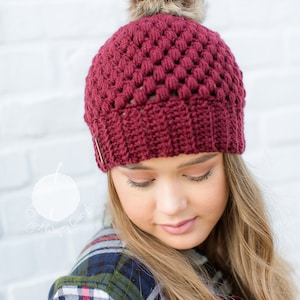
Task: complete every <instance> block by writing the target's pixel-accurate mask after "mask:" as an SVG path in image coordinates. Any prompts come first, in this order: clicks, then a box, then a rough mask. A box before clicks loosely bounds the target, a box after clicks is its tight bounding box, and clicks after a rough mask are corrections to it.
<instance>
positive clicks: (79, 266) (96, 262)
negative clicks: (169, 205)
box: [48, 227, 232, 300]
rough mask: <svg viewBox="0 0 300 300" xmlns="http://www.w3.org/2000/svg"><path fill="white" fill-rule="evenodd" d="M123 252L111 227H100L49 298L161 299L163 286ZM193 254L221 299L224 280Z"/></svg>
mask: <svg viewBox="0 0 300 300" xmlns="http://www.w3.org/2000/svg"><path fill="white" fill-rule="evenodd" d="M126 251H127V250H126V248H125V247H124V243H123V242H122V241H120V240H119V238H118V236H117V235H116V232H115V231H114V229H112V228H111V227H108V228H104V229H102V230H101V231H100V232H99V233H98V234H97V235H96V236H95V237H94V238H93V240H92V242H91V243H89V244H88V245H87V246H86V247H85V248H84V249H83V251H82V253H81V255H80V256H79V259H78V261H77V263H76V265H75V266H74V268H73V270H72V271H71V273H70V275H69V276H65V277H62V278H59V279H58V280H56V281H55V283H54V284H53V285H52V287H51V289H50V292H49V297H48V299H49V300H124V299H128V300H144V299H147V300H164V299H165V298H164V296H163V293H162V288H161V287H160V285H159V284H157V283H156V282H155V280H154V278H153V276H152V274H151V273H150V272H149V270H147V269H146V268H145V266H143V265H142V264H141V263H140V262H139V260H138V259H133V258H132V257H129V256H128V255H127V254H126ZM127 253H128V252H127ZM193 255H194V258H195V262H196V264H198V265H203V266H205V268H206V269H207V271H208V272H209V274H210V276H211V279H212V281H211V282H212V283H214V284H212V285H211V286H210V287H209V288H210V289H211V290H212V291H213V292H214V293H215V294H216V299H223V298H222V297H221V296H218V295H226V296H228V295H231V289H230V286H229V285H228V283H227V281H226V280H225V279H224V278H223V276H222V274H221V273H220V272H218V271H216V270H215V269H214V268H213V267H212V266H211V265H210V264H209V262H208V261H207V258H206V257H205V256H203V255H201V254H199V253H198V252H196V251H194V250H193ZM231 299H232V298H231Z"/></svg>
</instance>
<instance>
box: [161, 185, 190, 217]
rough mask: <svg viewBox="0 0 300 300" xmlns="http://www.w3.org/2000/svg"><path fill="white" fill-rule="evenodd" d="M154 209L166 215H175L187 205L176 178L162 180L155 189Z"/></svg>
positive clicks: (182, 190)
mask: <svg viewBox="0 0 300 300" xmlns="http://www.w3.org/2000/svg"><path fill="white" fill-rule="evenodd" d="M156 199H157V200H156V209H157V210H158V211H159V212H161V213H163V214H166V215H170V216H173V215H176V214H178V213H179V212H181V211H182V210H184V209H185V208H186V207H187V198H186V195H185V192H184V189H183V188H182V186H181V185H180V184H179V183H178V182H177V180H164V181H163V182H161V184H160V186H159V188H158V190H157V198H156Z"/></svg>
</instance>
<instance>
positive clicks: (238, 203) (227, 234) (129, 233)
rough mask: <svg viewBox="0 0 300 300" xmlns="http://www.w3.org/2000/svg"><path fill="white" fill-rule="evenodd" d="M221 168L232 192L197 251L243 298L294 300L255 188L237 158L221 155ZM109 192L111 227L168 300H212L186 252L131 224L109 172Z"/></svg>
mask: <svg viewBox="0 0 300 300" xmlns="http://www.w3.org/2000/svg"><path fill="white" fill-rule="evenodd" d="M224 168H225V173H226V177H227V182H228V187H229V191H230V192H229V199H228V204H227V207H226V209H225V212H224V214H223V216H222V217H221V219H220V220H219V222H218V224H217V225H216V227H215V228H214V230H213V231H212V233H211V234H210V236H209V237H208V238H207V240H206V241H205V242H204V244H203V245H201V248H202V249H203V250H204V251H205V253H206V255H207V256H208V257H209V258H210V259H212V260H213V262H214V263H216V264H217V265H218V266H219V267H221V268H222V269H223V271H224V273H226V275H227V276H228V277H229V279H230V280H231V281H232V285H233V287H234V289H236V290H237V291H238V293H239V294H240V296H241V297H242V298H243V299H260V300H263V299H265V300H283V299H284V300H292V299H296V288H295V286H294V285H293V281H292V279H291V272H290V270H289V269H288V267H287V264H286V263H285V262H284V261H283V260H282V259H280V258H279V257H278V255H277V254H276V253H275V250H274V241H273V235H272V231H271V228H270V225H269V222H268V217H267V214H266V210H265V207H264V201H263V197H262V194H261V192H260V189H259V188H258V185H257V184H256V182H255V181H254V179H253V176H252V175H251V174H250V172H249V170H248V169H247V167H246V166H245V164H244V162H243V159H242V157H241V156H240V155H235V154H224ZM108 188H109V196H110V209H111V213H112V218H113V224H114V226H115V227H116V228H117V229H118V231H119V232H120V237H121V239H122V240H124V241H125V243H126V247H127V248H128V249H129V250H130V251H131V252H132V253H134V254H135V255H137V256H138V257H139V259H140V260H141V262H142V263H143V264H144V265H145V266H146V267H147V268H149V270H150V271H151V272H152V274H153V276H154V278H155V280H156V281H157V282H159V283H160V285H161V286H162V287H163V291H164V294H165V296H166V298H167V299H169V300H178V299H180V300H183V299H187V295H188V299H189V300H198V299H215V297H214V295H213V294H212V293H211V292H210V291H209V290H208V288H207V285H206V284H205V282H204V281H203V280H199V277H198V275H197V272H196V270H195V266H194V265H193V262H192V261H191V260H190V259H189V258H188V257H187V256H186V255H184V254H185V251H179V250H176V249H173V248H171V247H168V246H166V245H165V244H163V243H162V242H160V241H159V240H158V239H156V238H155V237H153V236H151V235H149V234H147V233H145V232H143V231H142V230H140V229H139V228H138V227H137V226H135V225H134V224H133V223H132V222H131V221H130V220H129V218H128V217H127V215H126V214H125V213H124V211H123V209H122V206H121V204H120V201H119V198H118V195H117V192H116V190H115V187H114V184H113V181H112V178H111V174H110V172H109V173H108ZM216 245H217V246H216ZM202 272H204V271H203V270H202ZM182 274H184V276H182Z"/></svg>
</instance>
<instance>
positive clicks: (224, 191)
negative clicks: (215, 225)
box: [194, 173, 229, 217]
mask: <svg viewBox="0 0 300 300" xmlns="http://www.w3.org/2000/svg"><path fill="white" fill-rule="evenodd" d="M228 194H229V193H228V187H227V183H226V180H225V175H224V174H222V173H221V174H220V175H219V176H217V177H216V178H215V180H212V181H211V182H210V183H209V184H208V185H207V186H206V188H205V189H203V190H200V192H199V191H198V197H197V198H195V197H196V193H194V199H198V201H197V202H196V203H197V207H198V210H199V211H200V213H201V212H202V213H203V214H206V215H207V216H212V217H215V216H221V215H222V214H223V212H224V209H225V207H226V205H227V201H228Z"/></svg>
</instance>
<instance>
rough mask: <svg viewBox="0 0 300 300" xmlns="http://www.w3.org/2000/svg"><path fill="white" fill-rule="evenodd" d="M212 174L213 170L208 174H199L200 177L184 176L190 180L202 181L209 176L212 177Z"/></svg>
mask: <svg viewBox="0 0 300 300" xmlns="http://www.w3.org/2000/svg"><path fill="white" fill-rule="evenodd" d="M211 175H212V171H211V170H209V171H208V172H207V173H206V174H204V175H202V176H199V177H193V176H187V175H184V176H185V177H186V178H187V179H188V180H190V181H193V182H201V181H204V180H207V179H208V177H210V176H211Z"/></svg>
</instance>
